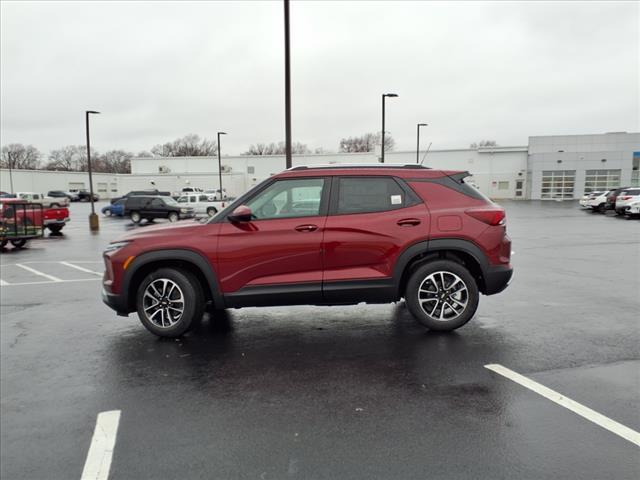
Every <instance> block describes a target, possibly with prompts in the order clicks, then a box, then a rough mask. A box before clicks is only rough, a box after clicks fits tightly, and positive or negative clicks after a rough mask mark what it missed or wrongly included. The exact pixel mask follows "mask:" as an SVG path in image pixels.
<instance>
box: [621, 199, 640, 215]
mask: <svg viewBox="0 0 640 480" xmlns="http://www.w3.org/2000/svg"><path fill="white" fill-rule="evenodd" d="M624 214H625V215H627V216H629V217H640V200H634V201H633V202H631V203H630V204H629V205H627V209H626V210H625V211H624Z"/></svg>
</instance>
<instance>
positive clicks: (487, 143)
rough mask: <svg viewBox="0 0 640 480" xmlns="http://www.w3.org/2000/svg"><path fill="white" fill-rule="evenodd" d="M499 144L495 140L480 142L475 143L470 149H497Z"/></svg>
mask: <svg viewBox="0 0 640 480" xmlns="http://www.w3.org/2000/svg"><path fill="white" fill-rule="evenodd" d="M497 146H498V142H496V141H495V140H480V141H479V142H473V143H472V144H471V145H469V148H482V147H497Z"/></svg>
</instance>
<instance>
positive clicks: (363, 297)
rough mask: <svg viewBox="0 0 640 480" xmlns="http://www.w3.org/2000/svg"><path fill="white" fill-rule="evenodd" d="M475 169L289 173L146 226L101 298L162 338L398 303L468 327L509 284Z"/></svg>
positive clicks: (497, 228) (114, 263)
mask: <svg viewBox="0 0 640 480" xmlns="http://www.w3.org/2000/svg"><path fill="white" fill-rule="evenodd" d="M468 175H469V174H468V173H467V172H454V171H440V170H432V169H429V168H425V167H421V166H419V165H376V166H362V165H361V166H345V165H341V166H337V165H333V166H326V167H325V166H313V167H294V168H292V169H289V170H286V171H284V172H282V173H280V174H278V175H275V176H273V177H271V178H269V179H268V180H266V181H264V182H262V183H261V184H260V185H257V186H256V187H255V188H253V189H251V190H250V191H249V192H248V193H246V194H245V195H243V196H242V197H239V198H238V199H237V200H236V201H235V202H233V203H232V204H231V205H229V207H227V208H226V209H225V210H223V211H221V212H220V213H218V214H217V215H216V216H214V217H212V218H211V220H209V221H208V222H207V223H204V224H202V223H197V222H180V223H179V224H177V225H170V226H157V227H147V228H144V229H139V230H137V231H136V232H134V233H131V234H128V235H127V236H125V237H123V238H122V239H120V240H118V241H116V242H113V243H111V244H110V245H109V247H108V248H107V250H106V251H105V252H104V260H105V264H106V272H105V275H104V290H103V298H104V301H105V303H106V304H107V305H109V306H110V307H111V308H113V309H114V310H115V311H116V312H117V313H118V314H120V315H125V316H126V315H128V314H129V313H130V312H133V311H136V310H137V312H138V316H139V317H140V320H141V321H142V323H143V324H144V326H145V327H146V328H147V329H148V330H149V331H151V332H152V333H154V334H156V335H159V336H163V337H176V336H179V335H182V334H183V333H185V332H186V331H187V330H189V329H190V328H191V327H192V326H193V325H194V324H195V323H196V322H198V321H199V320H200V319H201V318H202V315H203V312H204V309H205V307H206V306H207V304H208V305H209V307H210V308H211V309H214V310H215V309H225V308H239V307H255V306H270V305H302V304H304V305H307V304H310V305H352V304H357V303H360V302H366V303H390V302H395V301H398V300H400V299H401V298H404V299H405V301H406V304H407V307H408V308H409V310H410V311H411V313H412V314H413V316H414V317H415V318H416V319H417V320H418V321H420V322H421V323H422V324H424V325H425V326H426V327H428V328H430V329H432V330H453V329H455V328H458V327H461V326H462V325H464V324H465V323H467V322H468V321H469V320H470V319H471V318H472V317H473V315H474V313H475V311H476V308H477V306H478V299H479V294H480V293H484V294H485V295H492V294H494V293H498V292H500V291H502V290H503V289H504V288H505V287H506V286H507V284H508V282H509V279H510V278H511V274H512V269H511V265H510V263H509V261H510V254H511V240H510V239H509V237H508V236H507V234H506V227H505V213H504V210H503V209H502V208H500V207H499V206H498V205H496V204H494V203H492V202H491V201H490V200H488V199H487V198H486V197H484V196H483V195H482V194H481V193H480V192H479V191H478V190H476V189H475V188H474V187H472V186H470V185H467V184H465V182H464V178H465V177H467V176H468Z"/></svg>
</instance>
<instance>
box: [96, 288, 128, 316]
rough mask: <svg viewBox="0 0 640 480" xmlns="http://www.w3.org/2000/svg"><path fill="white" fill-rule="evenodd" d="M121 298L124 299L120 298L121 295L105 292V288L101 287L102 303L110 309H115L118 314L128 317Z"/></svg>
mask: <svg viewBox="0 0 640 480" xmlns="http://www.w3.org/2000/svg"><path fill="white" fill-rule="evenodd" d="M123 300H124V299H123V298H122V296H121V295H117V294H115V293H111V292H107V290H106V289H105V288H104V287H102V301H103V302H104V304H105V305H107V306H108V307H109V308H111V309H112V310H115V312H116V313H117V314H118V315H120V316H122V317H128V316H129V312H128V308H127V305H125V304H124V301H123Z"/></svg>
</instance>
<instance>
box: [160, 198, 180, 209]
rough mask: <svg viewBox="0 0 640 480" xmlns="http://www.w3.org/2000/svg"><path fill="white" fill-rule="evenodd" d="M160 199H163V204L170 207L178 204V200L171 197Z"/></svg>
mask: <svg viewBox="0 0 640 480" xmlns="http://www.w3.org/2000/svg"><path fill="white" fill-rule="evenodd" d="M162 199H163V200H164V203H165V205H169V206H171V207H174V206H178V202H176V201H175V200H174V199H173V198H171V197H162Z"/></svg>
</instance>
